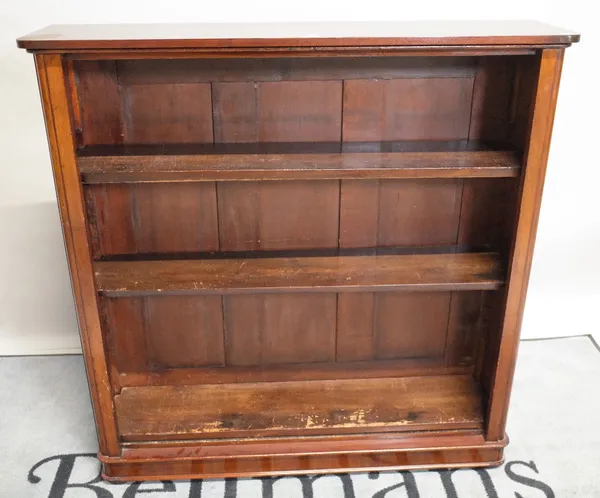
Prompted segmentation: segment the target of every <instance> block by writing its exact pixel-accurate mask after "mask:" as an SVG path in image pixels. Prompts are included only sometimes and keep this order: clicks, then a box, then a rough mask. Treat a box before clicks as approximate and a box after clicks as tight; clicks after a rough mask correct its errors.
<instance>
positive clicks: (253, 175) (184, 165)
mask: <svg viewBox="0 0 600 498" xmlns="http://www.w3.org/2000/svg"><path fill="white" fill-rule="evenodd" d="M77 162H78V165H79V170H80V173H81V176H82V180H83V182H84V183H132V182H188V181H217V180H223V181H233V180H235V181H243V180H300V179H338V178H340V179H361V178H374V179H377V178H378V179H382V178H470V177H515V176H518V175H519V170H520V159H519V156H518V154H517V153H515V152H507V151H459V152H343V153H334V154H331V153H324V154H206V155H203V154H187V155H106V156H82V157H79V158H78V160H77Z"/></svg>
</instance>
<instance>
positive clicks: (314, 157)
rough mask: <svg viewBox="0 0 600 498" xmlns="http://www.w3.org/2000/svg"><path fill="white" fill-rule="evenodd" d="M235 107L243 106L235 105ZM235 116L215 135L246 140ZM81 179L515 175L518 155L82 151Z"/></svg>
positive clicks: (249, 135) (252, 135)
mask: <svg viewBox="0 0 600 498" xmlns="http://www.w3.org/2000/svg"><path fill="white" fill-rule="evenodd" d="M236 110H237V112H243V111H244V110H243V108H241V109H240V107H239V106H236ZM249 119H250V118H248V119H246V118H237V119H235V120H234V121H235V123H236V124H235V128H234V127H233V126H234V125H232V126H230V127H229V128H226V129H224V126H225V125H224V124H223V123H222V122H221V126H220V130H221V135H220V137H219V138H220V139H227V140H232V141H241V140H251V139H253V138H255V137H256V133H254V132H253V131H250V132H249V133H247V132H246V131H244V130H243V129H242V126H246V125H245V124H242V123H246V122H247V121H249ZM77 164H78V167H79V171H80V172H81V175H82V180H83V182H84V183H132V182H136V183H137V182H177V183H180V182H194V181H197V182H198V181H215V180H227V181H248V180H304V179H321V180H322V179H337V178H340V179H363V178H364V179H366V178H368V179H375V178H381V179H385V178H470V177H484V178H486V177H493V178H502V177H514V176H518V175H519V171H520V158H519V156H518V155H517V154H516V153H514V152H508V151H479V152H476V151H469V152H447V153H446V152H412V153H411V152H391V153H368V152H363V153H340V154H229V155H218V154H217V155H178V156H169V155H155V156H84V157H79V158H78V160H77Z"/></svg>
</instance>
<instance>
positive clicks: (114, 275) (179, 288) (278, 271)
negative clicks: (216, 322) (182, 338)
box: [95, 253, 504, 297]
mask: <svg viewBox="0 0 600 498" xmlns="http://www.w3.org/2000/svg"><path fill="white" fill-rule="evenodd" d="M95 274H96V283H97V286H98V291H99V292H100V293H101V294H102V295H105V296H113V297H117V296H128V295H129V296H143V295H151V294H240V293H248V292H252V293H260V292H264V293H266V292H337V291H341V292H343V291H391V290H409V291H433V290H436V291H441V290H444V291H453V290H493V289H497V288H499V287H500V286H502V284H503V282H504V275H503V269H502V264H501V261H500V257H499V255H498V254H497V253H458V254H413V255H393V256H388V255H386V256H343V257H301V258H254V259H207V260H159V261H102V262H97V263H95Z"/></svg>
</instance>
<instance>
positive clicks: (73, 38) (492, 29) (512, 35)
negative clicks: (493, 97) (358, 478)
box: [17, 21, 579, 52]
mask: <svg viewBox="0 0 600 498" xmlns="http://www.w3.org/2000/svg"><path fill="white" fill-rule="evenodd" d="M577 41H579V35H578V34H577V33H575V32H572V31H569V30H565V29H561V28H557V27H554V26H549V25H546V24H542V23H539V22H536V21H399V22H302V23H300V22H297V23H296V22H294V23H252V24H246V23H228V24H220V23H205V24H88V25H86V24H71V25H51V26H48V27H46V28H43V29H41V30H39V31H35V32H34V33H31V34H29V35H26V36H23V37H21V38H19V39H17V45H18V46H19V47H20V48H25V49H28V50H34V51H35V50H55V51H64V52H68V51H71V50H110V49H112V50H114V49H125V50H126V49H193V48H218V49H221V48H233V47H239V48H242V47H244V48H253V47H255V48H261V47H265V48H268V47H280V48H281V47H311V46H323V47H352V46H354V47H360V46H363V47H369V46H371V47H372V46H394V47H403V46H406V47H415V46H421V47H423V46H425V47H426V46H431V47H444V46H450V47H461V46H480V45H484V46H506V45H534V46H545V45H568V44H570V43H574V42H577Z"/></svg>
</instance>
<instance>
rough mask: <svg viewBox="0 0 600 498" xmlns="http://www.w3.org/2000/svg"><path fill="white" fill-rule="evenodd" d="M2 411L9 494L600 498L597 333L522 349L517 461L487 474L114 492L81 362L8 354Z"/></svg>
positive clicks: (0, 370) (0, 384) (3, 362)
mask: <svg viewBox="0 0 600 498" xmlns="http://www.w3.org/2000/svg"><path fill="white" fill-rule="evenodd" d="M0 403H1V404H0V406H1V409H0V451H1V453H0V455H1V458H2V460H1V462H0V497H2V498H4V497H7V498H8V497H10V498H13V497H15V498H26V497H50V498H61V497H66V498H77V497H82V498H86V497H94V496H96V497H99V498H113V497H114V498H117V497H119V498H132V497H135V496H148V497H153V496H170V497H180V496H181V497H188V498H200V497H202V498H213V497H214V498H217V497H218V498H222V497H227V498H233V497H236V496H239V497H243V498H254V497H257V498H259V497H260V498H279V497H281V498H294V497H327V498H336V497H356V498H361V497H363V496H368V497H374V498H385V497H396V496H397V497H408V498H419V497H422V498H430V497H431V498H437V497H442V498H443V497H448V498H463V497H464V498H478V497H482V498H483V497H486V498H504V497H507V498H508V497H511V498H512V497H522V498H529V497H531V498H537V497H544V496H546V497H567V496H581V497H585V498H595V497H600V349H599V348H598V346H597V345H596V344H595V343H594V342H593V340H592V338H591V337H589V336H582V337H574V338H568V339H567V338H566V339H551V340H538V341H524V342H522V343H521V348H520V356H519V363H518V367H517V373H516V378H515V384H514V393H513V397H512V405H511V411H510V415H509V428H508V429H509V430H508V431H509V435H510V438H511V444H510V445H509V447H508V450H507V453H506V463H505V464H504V465H503V466H501V467H498V468H496V469H490V470H485V471H478V472H475V471H472V470H465V471H458V472H454V473H451V472H409V473H399V472H386V473H370V474H356V475H353V476H351V477H350V476H327V477H312V478H307V477H305V478H302V479H298V478H284V479H240V480H236V479H231V480H227V481H219V480H211V481H204V482H201V481H196V482H190V481H181V482H175V483H172V482H165V483H143V484H141V485H138V484H122V485H109V484H106V483H102V482H99V480H98V472H99V465H98V462H97V461H96V459H95V458H94V456H93V455H94V453H95V452H96V439H95V434H94V426H93V421H92V413H91V408H90V402H89V395H88V391H87V385H86V382H85V378H84V372H83V362H82V359H81V357H80V356H45V357H6V358H0ZM152 490H154V491H152ZM141 493H143V495H142V494H141Z"/></svg>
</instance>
